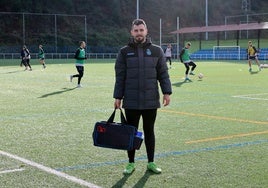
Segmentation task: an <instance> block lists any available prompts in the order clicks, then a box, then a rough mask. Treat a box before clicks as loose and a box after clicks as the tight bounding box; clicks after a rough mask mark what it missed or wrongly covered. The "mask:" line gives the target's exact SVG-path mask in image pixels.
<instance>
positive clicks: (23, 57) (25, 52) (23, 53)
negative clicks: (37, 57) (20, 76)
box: [21, 45, 32, 71]
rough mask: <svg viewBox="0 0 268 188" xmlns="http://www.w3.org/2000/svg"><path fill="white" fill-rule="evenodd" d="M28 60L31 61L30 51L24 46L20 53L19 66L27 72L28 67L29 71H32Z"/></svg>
mask: <svg viewBox="0 0 268 188" xmlns="http://www.w3.org/2000/svg"><path fill="white" fill-rule="evenodd" d="M30 59H31V55H30V51H29V50H28V49H27V47H26V45H24V46H23V47H22V51H21V66H22V64H24V66H25V70H27V69H28V67H29V70H30V71H31V70H32V67H31V64H30Z"/></svg>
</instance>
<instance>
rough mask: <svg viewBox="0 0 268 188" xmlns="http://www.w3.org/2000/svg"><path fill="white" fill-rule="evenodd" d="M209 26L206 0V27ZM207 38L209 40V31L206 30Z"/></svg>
mask: <svg viewBox="0 0 268 188" xmlns="http://www.w3.org/2000/svg"><path fill="white" fill-rule="evenodd" d="M207 26H208V0H206V27H207ZM206 40H208V32H206Z"/></svg>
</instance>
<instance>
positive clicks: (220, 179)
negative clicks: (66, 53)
mask: <svg viewBox="0 0 268 188" xmlns="http://www.w3.org/2000/svg"><path fill="white" fill-rule="evenodd" d="M89 62H90V63H88V64H86V66H85V75H84V78H83V79H82V84H83V86H84V87H83V88H80V89H79V88H75V86H76V81H77V80H76V79H74V80H73V82H72V83H70V82H69V79H68V78H69V75H70V74H73V73H76V69H75V67H74V65H73V61H72V60H47V69H46V70H44V71H42V68H41V65H39V64H38V62H37V60H36V61H35V60H32V64H33V71H31V72H30V71H23V68H21V67H19V66H18V64H19V62H18V60H16V61H15V60H0V65H2V66H1V67H0V79H1V90H0V104H1V106H0V109H1V115H0V134H1V137H0V150H1V151H5V152H8V153H11V154H13V155H17V156H20V157H22V158H25V159H28V160H31V161H34V162H37V163H40V164H42V165H44V166H47V167H50V168H52V169H56V170H58V171H60V172H64V173H66V174H69V175H71V176H75V177H77V178H79V179H82V180H85V181H87V182H91V183H94V184H96V185H99V186H101V187H107V188H108V187H124V188H127V187H136V188H140V187H148V188H149V187H150V188H155V187H161V188H162V187H174V188H177V187H205V188H206V187H228V188H229V187H241V188H242V187H243V188H244V187H267V186H268V157H267V156H268V128H267V126H268V116H267V110H268V87H267V80H268V69H263V70H262V71H261V72H257V67H256V65H253V71H256V72H253V73H251V74H250V73H249V72H248V65H247V63H246V62H242V61H241V62H235V61H234V62H212V61H209V62H205V61H203V62H198V61H197V62H196V63H197V65H198V67H197V69H196V71H195V72H196V73H197V74H198V73H200V72H201V73H203V74H204V75H205V76H204V78H203V79H202V80H199V79H198V78H197V76H192V77H191V79H192V80H193V82H187V83H184V82H182V81H183V79H182V78H183V76H184V71H185V68H184V66H183V65H182V64H181V63H177V62H176V63H175V62H174V63H173V66H172V69H170V70H169V72H170V77H171V81H172V87H173V94H172V96H171V104H170V106H168V107H165V108H161V109H159V111H158V116H157V120H156V125H155V132H156V152H155V156H156V157H155V162H156V163H157V164H158V165H159V167H161V168H162V171H163V173H162V174H160V175H154V174H151V173H149V172H147V171H146V164H147V159H146V152H145V147H144V144H143V145H142V147H141V149H140V150H139V151H137V153H136V157H137V161H136V171H135V172H134V173H133V174H132V175H131V176H124V175H123V174H122V171H123V169H124V167H125V165H126V163H127V154H126V152H125V151H120V150H112V149H105V148H98V147H94V146H93V144H92V131H93V127H94V124H95V122H96V121H100V120H106V119H107V118H108V117H109V116H110V114H111V113H112V111H113V102H114V99H113V98H112V93H113V85H114V63H113V62H114V60H89ZM3 65H5V66H3ZM118 119H119V118H118V117H117V120H118ZM140 130H142V126H140ZM14 169H22V171H18V172H10V173H1V172H4V171H6V170H14ZM0 179H1V180H0V187H8V188H9V187H10V188H11V187H12V188H13V187H27V188H31V187H53V188H54V187H83V186H80V185H79V184H76V183H74V182H71V181H69V180H66V179H64V178H61V177H57V176H55V175H52V174H49V173H47V172H44V171H42V170H39V169H37V168H34V167H32V166H30V165H27V164H24V163H23V162H20V161H18V160H15V159H11V158H9V157H6V156H1V155H0Z"/></svg>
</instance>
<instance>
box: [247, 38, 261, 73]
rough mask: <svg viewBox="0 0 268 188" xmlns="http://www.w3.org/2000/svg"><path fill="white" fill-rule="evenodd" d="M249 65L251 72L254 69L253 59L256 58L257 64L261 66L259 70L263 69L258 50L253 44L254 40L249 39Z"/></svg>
mask: <svg viewBox="0 0 268 188" xmlns="http://www.w3.org/2000/svg"><path fill="white" fill-rule="evenodd" d="M247 51H248V65H249V72H251V71H252V68H251V61H253V60H255V62H256V64H257V65H258V67H259V71H261V67H260V63H259V60H258V56H257V55H258V54H257V52H258V51H257V50H256V48H255V46H253V45H252V42H251V41H248V49H247Z"/></svg>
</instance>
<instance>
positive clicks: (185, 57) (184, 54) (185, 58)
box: [180, 42, 196, 82]
mask: <svg viewBox="0 0 268 188" xmlns="http://www.w3.org/2000/svg"><path fill="white" fill-rule="evenodd" d="M190 47H191V43H190V42H187V44H186V46H185V47H184V48H183V49H182V50H181V52H180V60H181V62H182V63H184V66H185V68H186V71H185V80H184V81H185V82H186V81H187V80H188V81H191V79H190V78H189V77H188V74H189V70H190V66H191V71H190V75H195V74H194V72H193V71H194V69H195V67H196V64H195V63H194V62H193V61H192V60H191V59H190V55H189V49H190Z"/></svg>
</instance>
